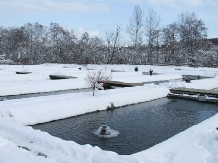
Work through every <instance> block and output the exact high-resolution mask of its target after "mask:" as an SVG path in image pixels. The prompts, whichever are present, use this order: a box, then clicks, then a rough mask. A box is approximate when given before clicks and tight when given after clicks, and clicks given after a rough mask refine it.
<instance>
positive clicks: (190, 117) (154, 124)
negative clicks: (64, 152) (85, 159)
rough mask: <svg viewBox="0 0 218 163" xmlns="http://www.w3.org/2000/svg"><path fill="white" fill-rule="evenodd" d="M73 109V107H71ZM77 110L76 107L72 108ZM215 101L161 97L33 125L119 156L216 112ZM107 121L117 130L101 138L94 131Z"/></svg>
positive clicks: (165, 138)
mask: <svg viewBox="0 0 218 163" xmlns="http://www.w3.org/2000/svg"><path fill="white" fill-rule="evenodd" d="M72 109H73V108H72ZM74 109H76V108H74ZM217 111H218V105H217V104H206V103H201V102H197V101H190V100H184V99H167V98H162V99H158V100H154V101H150V102H145V103H141V104H136V105H131V106H126V107H122V108H118V109H115V110H113V111H101V112H97V113H91V114H86V115H81V116H77V117H72V118H68V119H64V120H58V121H53V122H49V123H45V124H38V125H35V126H33V128H35V129H40V130H42V131H46V132H48V133H50V134H51V135H53V136H56V137H59V138H62V139H64V140H72V141H75V142H77V143H78V144H81V145H83V144H91V145H93V146H99V147H100V148H101V149H103V150H109V151H114V152H117V153H118V154H122V155H129V154H133V153H136V152H139V151H142V150H145V149H148V148H150V147H152V146H154V145H156V144H158V143H161V142H163V141H164V140H167V139H168V138H170V137H172V136H174V135H175V134H177V133H179V132H181V131H184V130H185V129H187V128H189V127H191V126H193V125H195V124H198V123H200V122H202V121H204V120H205V119H208V118H209V117H211V116H213V115H215V114H216V113H217ZM102 124H106V125H108V126H109V127H110V128H111V129H114V130H117V131H119V134H118V135H117V136H116V137H112V138H104V137H99V136H97V135H96V134H95V133H94V132H95V131H96V130H97V129H98V128H99V127H100V126H101V125H102Z"/></svg>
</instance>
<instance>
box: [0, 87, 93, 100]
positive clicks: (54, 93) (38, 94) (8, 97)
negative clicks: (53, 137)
mask: <svg viewBox="0 0 218 163" xmlns="http://www.w3.org/2000/svg"><path fill="white" fill-rule="evenodd" d="M91 91H92V90H91V89H90V88H88V89H70V90H63V91H53V92H41V93H31V94H22V95H13V96H2V97H1V96H0V101H5V100H13V99H21V98H30V97H39V96H50V95H59V94H66V93H78V92H91Z"/></svg>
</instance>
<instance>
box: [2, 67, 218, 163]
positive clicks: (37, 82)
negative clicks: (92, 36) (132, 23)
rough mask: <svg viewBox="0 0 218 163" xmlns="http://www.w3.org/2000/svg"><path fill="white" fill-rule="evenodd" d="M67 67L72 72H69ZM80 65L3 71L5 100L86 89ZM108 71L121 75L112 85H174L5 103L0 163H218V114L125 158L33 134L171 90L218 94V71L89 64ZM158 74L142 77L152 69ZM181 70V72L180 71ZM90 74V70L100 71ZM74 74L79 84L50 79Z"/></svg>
mask: <svg viewBox="0 0 218 163" xmlns="http://www.w3.org/2000/svg"><path fill="white" fill-rule="evenodd" d="M64 67H67V68H64ZM79 67H81V66H79V65H58V64H44V65H37V66H24V68H23V66H16V65H13V66H9V65H2V66H0V96H7V95H18V94H26V93H37V92H50V91H57V90H68V89H81V88H86V87H87V86H86V85H85V81H84V78H85V76H86V74H87V73H88V71H87V70H85V68H84V67H82V70H79V69H78V68H79ZM104 67H107V68H108V70H111V69H113V70H120V71H122V72H114V73H112V76H113V78H112V80H115V81H122V82H132V83H141V82H149V81H160V80H169V82H165V83H161V84H159V85H154V84H145V85H144V86H138V87H132V88H120V89H114V90H107V91H97V92H96V95H95V96H94V97H93V96H92V93H91V92H80V93H68V94H62V95H52V96H44V97H43V96H41V97H32V98H23V99H16V100H7V101H0V162H1V163H15V162H24V163H27V162H31V163H38V162H42V163H44V162H46V163H50V162H58V163H63V162H64V163H71V162H76V163H77V162H78V163H79V162H83V163H84V162H87V163H89V162H90V163H91V162H96V163H102V162H105V163H107V162H108V163H109V162H110V163H112V162H113V163H114V162H116V163H124V162H125V163H128V162H131V163H133V162H134V163H142V162H146V163H180V162H181V163H199V162H201V163H217V162H218V131H217V130H216V127H218V124H217V119H218V114H216V115H215V116H213V117H211V118H209V119H208V120H205V121H203V122H202V123H200V124H198V125H195V126H192V127H191V128H189V129H187V130H185V131H183V132H181V133H179V134H177V135H175V136H173V137H172V138H170V139H168V140H166V141H164V142H162V143H160V144H157V145H155V146H153V147H151V148H149V149H147V150H145V151H141V152H138V153H136V154H133V155H128V156H122V155H118V154H116V153H115V152H110V151H103V150H101V149H100V148H98V147H92V146H91V145H78V144H77V143H75V142H73V141H65V140H61V139H59V138H56V137H53V136H51V135H49V134H48V133H45V132H41V131H39V130H33V129H32V128H31V127H28V126H26V125H31V124H36V123H42V122H48V121H52V120H57V119H62V118H67V117H71V116H76V115H80V114H84V113H87V112H93V111H96V110H105V109H107V107H108V106H110V105H111V103H113V104H114V105H115V106H116V107H120V106H124V105H129V104H134V103H139V102H144V101H150V100H155V99H157V98H162V97H165V96H166V95H167V94H168V93H169V88H173V87H187V88H196V89H214V88H217V87H218V77H217V76H216V74H218V70H217V69H215V68H190V67H173V66H163V67H161V66H144V65H137V67H138V68H139V72H134V67H135V65H132V66H129V65H101V66H100V65H89V68H90V69H95V70H97V69H100V68H104ZM151 68H152V69H153V70H154V72H158V73H161V74H159V75H153V76H149V75H142V72H148V71H149V69H151ZM178 68H179V69H180V70H176V69H178ZM23 69H26V70H28V71H31V72H32V73H31V74H26V75H18V74H15V71H21V70H23ZM95 70H89V71H95ZM57 73H58V74H61V75H71V76H75V77H77V78H76V79H67V80H55V81H53V80H49V77H48V76H49V74H57ZM184 74H185V75H189V74H190V75H205V76H211V77H214V76H215V78H209V79H202V80H195V81H191V83H185V82H183V81H174V80H175V79H180V78H181V75H184Z"/></svg>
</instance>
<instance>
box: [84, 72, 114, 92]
mask: <svg viewBox="0 0 218 163" xmlns="http://www.w3.org/2000/svg"><path fill="white" fill-rule="evenodd" d="M111 79H112V73H111V72H108V71H107V69H106V68H105V69H100V70H98V71H90V72H88V74H87V77H86V78H85V81H86V84H87V85H88V86H89V87H91V88H92V91H93V96H94V95H95V89H96V88H99V87H101V85H100V84H99V81H110V80H111Z"/></svg>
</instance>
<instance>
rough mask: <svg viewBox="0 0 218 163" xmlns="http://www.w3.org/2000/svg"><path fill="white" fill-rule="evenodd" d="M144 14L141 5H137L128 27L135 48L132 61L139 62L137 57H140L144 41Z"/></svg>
mask: <svg viewBox="0 0 218 163" xmlns="http://www.w3.org/2000/svg"><path fill="white" fill-rule="evenodd" d="M143 16H144V13H143V11H142V10H141V8H140V6H135V8H134V11H133V15H132V17H131V18H130V20H129V24H128V26H127V29H126V31H127V33H128V34H129V37H130V39H131V42H132V46H133V49H134V52H133V56H132V62H134V63H137V61H136V60H137V58H140V47H141V45H142V41H143V29H142V28H143V23H142V22H143Z"/></svg>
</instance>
